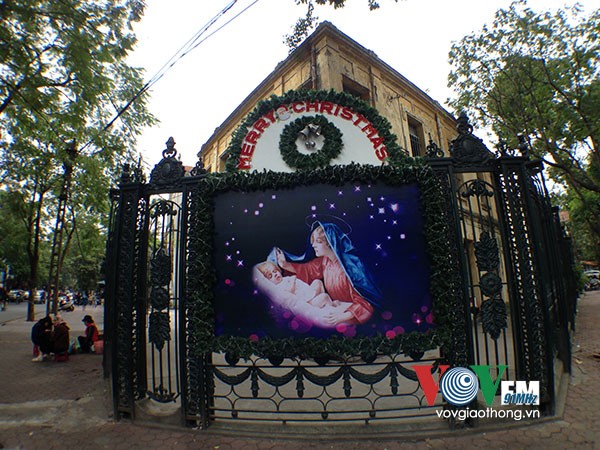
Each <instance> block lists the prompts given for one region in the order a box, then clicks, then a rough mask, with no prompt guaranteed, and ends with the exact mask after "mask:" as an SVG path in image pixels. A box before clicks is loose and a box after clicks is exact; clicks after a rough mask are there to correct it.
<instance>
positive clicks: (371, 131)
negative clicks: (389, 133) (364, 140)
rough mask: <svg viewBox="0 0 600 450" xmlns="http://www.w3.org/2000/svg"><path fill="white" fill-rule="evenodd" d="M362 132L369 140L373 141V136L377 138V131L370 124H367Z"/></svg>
mask: <svg viewBox="0 0 600 450" xmlns="http://www.w3.org/2000/svg"><path fill="white" fill-rule="evenodd" d="M362 131H363V133H365V134H366V135H367V137H368V138H369V139H371V138H372V137H373V136H377V130H376V129H375V128H373V125H371V124H370V123H367V124H366V125H365V126H364V127H363V129H362Z"/></svg>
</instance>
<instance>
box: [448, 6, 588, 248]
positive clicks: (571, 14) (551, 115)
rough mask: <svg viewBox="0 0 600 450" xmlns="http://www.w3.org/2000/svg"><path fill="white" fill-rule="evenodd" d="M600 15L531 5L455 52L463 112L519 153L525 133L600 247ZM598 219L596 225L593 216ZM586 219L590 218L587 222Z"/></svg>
mask: <svg viewBox="0 0 600 450" xmlns="http://www.w3.org/2000/svg"><path fill="white" fill-rule="evenodd" d="M599 36H600V9H596V10H595V11H592V12H590V13H589V15H587V16H584V14H583V13H582V11H581V9H580V8H579V7H578V6H573V7H566V8H564V9H562V10H557V11H556V12H554V13H551V12H540V13H537V12H534V11H532V10H531V9H529V8H527V3H526V1H525V0H519V1H514V2H513V3H512V4H511V5H510V7H509V8H507V9H500V10H498V11H497V13H496V16H495V19H494V22H493V24H492V25H491V26H484V27H483V28H482V30H481V31H480V32H478V33H474V34H472V35H468V36H465V37H464V38H463V39H462V40H461V41H459V42H457V43H455V44H454V45H453V46H452V50H451V52H450V56H449V57H450V63H451V65H452V71H451V73H450V75H449V85H450V86H451V87H453V88H454V89H455V91H456V93H457V97H456V98H455V99H454V100H452V101H451V105H452V106H453V107H454V108H455V109H456V110H466V111H467V112H468V113H469V115H470V117H472V118H474V120H475V121H477V122H479V124H481V125H483V126H489V127H490V128H491V129H492V130H493V131H494V133H495V134H496V135H497V136H498V138H499V139H500V140H501V141H503V142H505V143H508V144H509V145H510V146H512V147H513V148H516V147H518V146H519V145H518V135H521V136H523V137H524V138H525V140H526V142H527V143H528V145H529V148H530V150H531V152H532V154H533V156H535V157H537V158H541V159H542V160H543V161H544V163H545V164H546V166H547V167H549V168H550V170H549V173H550V176H551V177H552V178H553V179H554V181H555V182H557V183H559V184H561V185H562V186H563V187H564V188H565V189H567V190H568V191H569V198H570V199H571V200H570V201H569V205H570V206H575V203H574V202H575V200H574V199H575V198H577V199H578V200H577V201H578V202H581V207H579V206H576V210H574V211H572V213H573V214H572V215H571V219H572V220H579V221H580V223H579V224H578V226H583V227H587V232H588V233H591V235H593V236H595V237H594V238H593V241H594V242H595V245H596V246H598V244H600V222H599V220H598V217H599V216H598V210H597V209H598V208H597V205H598V201H597V195H598V194H600V148H599V147H598V146H599V143H600V108H599V107H598V105H599V104H600V81H599V80H598V76H599V75H600V38H599ZM585 210H587V211H588V212H589V213H590V215H592V214H595V217H596V218H595V220H594V219H592V218H591V217H590V215H588V214H585V213H584V211H585ZM584 216H585V217H584Z"/></svg>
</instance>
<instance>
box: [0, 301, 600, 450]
mask: <svg viewBox="0 0 600 450" xmlns="http://www.w3.org/2000/svg"><path fill="white" fill-rule="evenodd" d="M86 313H90V314H93V315H94V317H97V316H98V318H100V317H99V315H100V314H101V310H100V309H99V308H98V309H96V310H95V311H94V310H88V311H86V312H85V313H83V312H82V311H81V310H76V311H75V312H73V313H66V314H63V317H65V319H66V320H67V322H68V323H69V325H70V327H71V332H72V335H73V336H77V335H78V334H81V333H82V332H83V326H82V324H81V317H83V314H86ZM599 323H600V291H596V292H593V293H587V294H586V295H585V296H584V297H583V298H582V299H581V300H580V302H579V313H578V317H577V333H576V335H575V338H574V342H573V374H572V377H571V381H570V384H569V389H568V393H567V398H566V402H565V404H564V413H563V414H562V416H561V417H556V418H554V419H550V420H548V419H542V420H540V421H538V422H533V423H531V424H529V425H525V426H518V427H510V428H508V429H502V430H498V429H494V430H482V429H467V430H455V431H450V430H449V431H448V433H446V434H444V435H443V436H437V437H431V438H419V439H416V438H415V439H410V440H407V438H405V437H404V436H403V437H401V438H400V439H399V438H398V437H391V436H386V437H385V438H382V439H378V440H377V441H373V440H370V441H369V440H365V439H363V438H361V436H359V435H357V436H353V437H352V439H346V438H345V437H342V436H340V437H338V438H336V439H328V440H322V441H315V440H314V439H311V440H292V439H289V440H279V441H278V440H273V439H269V437H268V436H265V437H264V439H254V438H245V437H239V436H237V437H236V436H232V435H231V434H227V435H223V434H219V433H218V431H216V430H212V429H209V430H208V431H202V430H196V429H177V430H173V429H165V428H157V427H149V426H145V425H136V424H132V423H130V422H127V421H120V422H116V421H114V420H113V418H112V406H111V401H112V399H111V398H110V393H109V389H108V384H107V381H106V380H105V379H104V378H103V377H102V357H101V356H99V355H94V354H89V355H74V356H71V357H70V360H69V361H68V362H66V363H55V362H53V361H51V362H44V363H32V362H31V357H32V356H31V343H30V341H29V332H30V330H31V326H32V325H33V324H32V323H31V322H25V321H24V320H21V319H16V320H11V321H8V322H6V323H4V324H2V325H1V326H0V449H2V448H9V449H22V450H37V449H40V450H42V449H43V450H49V449H60V450H65V449H66V450H71V449H87V448H93V449H123V450H129V449H140V450H141V449H164V450H168V449H218V450H229V449H231V450H238V449H244V450H253V449H261V450H262V449H265V450H266V449H286V450H288V449H289V450H296V449H298V450H300V449H334V450H342V449H343V450H348V449H376V450H383V449H387V450H396V449H460V450H466V449H477V448H482V449H544V450H552V449H600V426H599V425H598V423H599V422H600V412H599V410H598V408H599V407H598V405H600V359H597V358H596V357H594V356H593V355H594V354H595V353H597V352H598V351H600V331H599V328H598V324H599Z"/></svg>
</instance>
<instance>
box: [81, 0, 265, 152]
mask: <svg viewBox="0 0 600 450" xmlns="http://www.w3.org/2000/svg"><path fill="white" fill-rule="evenodd" d="M259 1H260V0H254V1H253V2H252V3H251V4H250V5H248V6H247V7H246V8H244V9H243V10H242V11H240V12H239V13H237V14H236V15H235V16H234V17H232V18H231V19H230V20H228V21H227V22H225V23H224V24H223V25H221V26H220V27H219V28H217V29H216V30H215V31H213V32H212V33H211V34H209V35H208V36H206V37H205V38H204V39H201V40H200V38H201V37H202V35H203V34H204V33H206V32H207V31H208V30H209V29H210V28H211V27H212V26H213V25H214V24H215V23H216V22H217V21H218V20H219V19H220V18H221V17H222V16H223V15H225V14H226V13H227V12H228V11H229V10H230V9H231V8H233V6H234V5H235V4H236V3H237V0H233V1H231V2H230V3H229V4H227V5H226V6H225V7H224V8H223V9H222V10H221V11H220V12H219V13H218V14H217V15H215V16H214V17H213V18H212V19H211V20H209V21H208V22H207V23H206V24H205V25H204V26H203V27H201V28H200V30H198V31H197V32H196V33H195V34H194V36H192V37H191V38H190V39H189V40H188V41H187V42H186V43H185V44H184V45H183V47H181V48H180V49H179V50H178V51H177V52H176V53H175V54H174V55H173V56H172V57H171V58H170V59H169V60H168V61H167V62H166V63H165V64H164V65H163V66H162V67H161V68H160V69H159V70H158V72H157V73H156V74H155V75H154V76H153V77H152V78H150V80H148V81H147V82H146V84H144V86H142V88H141V89H140V90H139V91H138V92H137V93H136V94H135V95H134V96H133V97H132V98H131V99H130V100H129V101H128V102H127V103H126V104H125V106H123V107H122V108H121V109H120V110H118V111H117V115H116V116H115V117H113V118H112V119H111V121H110V122H108V123H107V124H106V125H105V126H104V127H103V128H102V130H101V131H100V133H103V132H105V131H107V130H108V129H109V128H110V127H111V126H112V124H113V123H115V122H116V120H117V119H118V118H119V117H121V116H122V115H123V114H124V113H125V111H127V110H128V109H129V108H130V107H131V105H132V104H133V103H134V102H135V101H136V100H137V99H138V98H139V97H140V96H141V95H143V94H144V93H145V92H146V91H148V90H149V89H150V88H151V87H152V86H154V85H155V84H156V83H157V82H158V81H159V80H160V79H161V78H162V77H163V76H164V75H165V74H166V73H167V71H168V70H169V69H171V68H172V67H173V66H174V65H175V64H176V63H177V62H178V61H180V60H181V59H182V58H183V57H184V56H186V55H188V54H189V53H190V52H191V51H192V50H194V49H195V48H197V47H198V46H199V45H200V44H202V43H203V42H205V41H206V40H207V39H208V38H209V37H211V36H213V35H214V34H215V33H217V32H218V31H220V30H222V29H223V28H224V27H225V26H226V25H228V24H230V23H231V22H232V21H233V20H235V19H237V18H238V17H239V16H240V15H242V14H243V13H244V12H246V11H247V10H248V9H250V8H251V7H252V6H254V5H255V4H256V3H258V2H259ZM100 133H98V135H99V134H100ZM98 135H96V137H94V138H92V139H90V140H89V141H88V142H87V143H86V144H85V145H84V146H83V147H82V148H81V150H80V151H83V150H84V149H85V148H86V147H88V146H89V145H90V144H91V143H92V142H93V141H94V139H95V138H97V137H98Z"/></svg>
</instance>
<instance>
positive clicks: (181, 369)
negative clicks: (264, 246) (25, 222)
mask: <svg viewBox="0 0 600 450" xmlns="http://www.w3.org/2000/svg"><path fill="white" fill-rule="evenodd" d="M458 131H459V134H458V136H457V138H456V139H455V140H454V141H453V142H452V145H451V148H450V150H449V156H447V157H445V156H444V154H443V153H442V152H441V151H440V149H439V148H438V147H437V146H436V145H435V144H434V143H430V145H429V146H428V154H427V158H426V160H427V162H428V164H429V165H430V166H431V167H432V169H433V171H434V173H435V174H436V176H437V179H438V180H439V185H440V192H442V195H444V196H445V199H446V201H445V205H446V207H447V211H446V214H447V217H448V219H449V221H450V222H451V223H450V224H449V227H448V229H449V235H448V236H446V237H445V240H446V242H447V243H448V247H449V248H448V251H449V252H451V254H452V260H453V261H455V262H456V266H455V267H451V268H448V270H449V271H454V272H455V274H456V276H457V278H458V279H460V280H461V290H460V292H459V293H458V294H457V295H458V296H459V297H460V299H461V303H460V307H459V310H458V311H456V315H457V316H456V317H457V324H458V326H457V327H456V328H455V332H454V333H455V335H454V336H453V337H452V339H453V342H454V346H453V347H452V348H453V349H454V351H456V352H457V354H459V355H448V354H442V352H441V351H440V349H437V350H433V351H430V352H427V353H426V354H424V355H404V354H401V353H399V352H398V353H393V354H378V355H364V354H363V355H355V356H354V357H351V358H347V359H346V360H344V361H327V360H305V359H300V358H297V359H284V358H279V357H278V356H277V355H273V357H271V358H261V357H254V358H250V359H246V360H239V359H237V358H235V357H234V356H232V355H223V354H218V353H206V352H203V351H202V350H201V349H202V345H201V342H200V340H201V339H202V337H201V336H202V333H203V330H202V327H203V322H202V320H200V317H201V316H202V313H203V312H202V311H199V308H200V307H199V306H198V305H197V304H195V303H194V302H192V301H191V300H190V299H191V298H192V295H191V294H192V293H194V295H201V290H202V289H203V284H202V283H200V280H198V279H197V277H196V274H197V272H198V264H204V262H202V261H200V260H199V258H198V255H197V254H196V252H197V245H192V240H195V242H197V241H198V240H202V239H206V240H209V239H211V236H198V235H197V234H195V231H194V230H195V229H197V227H198V221H200V220H210V218H203V217H198V215H195V214H194V208H195V206H194V205H195V202H196V201H197V199H198V195H199V194H198V183H199V182H200V180H202V178H203V177H205V176H207V175H206V173H205V171H204V170H203V168H202V167H201V165H200V163H199V165H198V166H197V167H196V168H194V169H193V170H192V171H191V173H185V171H184V169H183V166H182V164H181V162H180V161H179V160H178V159H177V158H176V153H177V152H176V150H175V149H174V142H173V141H172V139H170V140H169V142H168V143H167V149H166V150H165V151H164V152H163V159H162V161H161V162H160V163H159V164H157V166H156V167H155V168H154V170H153V171H152V174H151V177H150V181H149V182H146V181H145V180H144V178H143V175H142V174H141V172H140V171H139V170H133V169H131V168H130V167H126V168H125V170H124V173H123V176H122V179H121V184H120V186H119V188H118V189H115V190H114V191H113V192H112V201H113V213H112V218H111V228H110V235H109V245H108V254H107V267H108V269H109V270H108V274H107V298H106V318H105V352H106V353H105V355H106V358H105V370H106V373H107V374H110V376H111V377H112V387H113V404H114V410H115V415H116V417H118V418H130V419H144V420H155V421H165V420H167V419H165V417H168V420H170V421H174V422H176V423H178V424H180V425H182V426H199V427H200V428H206V427H208V426H210V425H212V424H215V423H219V422H235V423H241V422H248V423H261V424H262V423H269V422H271V423H273V422H275V423H292V422H304V423H323V422H328V423H333V422H363V423H370V422H374V421H398V420H409V419H410V420H415V419H422V418H423V417H431V416H435V411H436V410H439V409H440V408H446V407H448V405H446V404H444V402H443V399H442V398H441V396H438V398H437V400H436V402H435V404H434V405H433V406H430V405H429V404H427V402H426V401H425V398H424V394H423V391H422V389H421V388H420V386H419V382H418V378H417V376H416V373H415V372H414V371H413V370H412V369H411V365H412V364H414V361H416V360H417V361H419V362H420V363H425V364H426V363H430V364H432V366H433V367H434V370H435V367H436V366H437V364H439V363H440V362H444V361H465V362H466V364H469V365H470V364H478V365H490V366H498V365H506V366H508V368H509V369H508V370H507V371H505V372H504V374H503V379H506V380H539V381H540V394H541V404H540V409H541V410H542V411H543V412H545V413H546V414H552V413H553V411H554V406H555V399H556V394H555V393H556V391H557V385H556V384H557V383H558V381H559V380H560V378H561V374H562V373H563V372H569V371H570V332H571V330H572V329H573V327H574V315H575V302H576V298H577V292H576V288H575V284H574V279H573V273H572V267H571V261H572V258H571V253H570V244H569V239H568V237H566V236H565V235H564V232H563V229H562V227H561V224H560V223H559V221H558V214H557V211H556V210H555V209H553V208H552V207H551V205H550V203H549V197H548V192H547V191H546V188H545V184H544V179H543V172H542V169H543V167H542V165H541V163H539V162H537V161H532V160H530V159H529V157H528V155H527V152H526V150H525V147H524V146H523V147H522V148H521V149H520V150H518V151H508V150H502V151H500V152H499V153H498V154H495V153H492V152H490V151H489V150H488V149H487V148H486V146H485V145H484V144H483V143H482V141H481V140H480V139H479V138H477V137H476V136H474V135H473V134H472V129H471V127H470V125H469V124H468V123H467V121H466V118H465V117H461V118H460V119H459V128H458ZM557 362H558V364H557Z"/></svg>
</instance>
